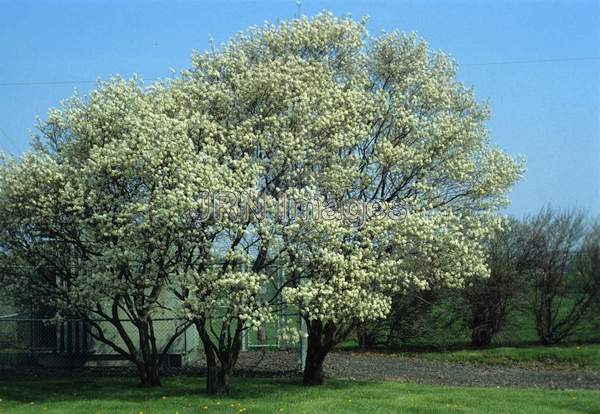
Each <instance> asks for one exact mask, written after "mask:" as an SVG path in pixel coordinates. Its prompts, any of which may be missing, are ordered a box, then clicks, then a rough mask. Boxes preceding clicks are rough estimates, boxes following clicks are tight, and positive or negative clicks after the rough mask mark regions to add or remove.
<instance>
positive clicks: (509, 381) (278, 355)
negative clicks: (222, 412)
mask: <svg viewBox="0 0 600 414" xmlns="http://www.w3.org/2000/svg"><path fill="white" fill-rule="evenodd" d="M297 364H298V354H297V353H295V352H265V353H261V352H245V353H243V354H241V356H240V361H239V366H238V368H239V373H240V374H241V375H244V376H256V375H259V376H264V375H269V376H285V375H294V373H295V372H296V367H297ZM325 373H326V375H327V376H328V377H334V378H350V379H357V380H361V379H371V380H373V379H374V380H391V381H401V382H415V383H420V384H440V385H456V386H473V387H521V388H550V389H575V388H586V389H600V372H578V371H549V370H531V369H521V368H504V367H488V366H483V365H475V364H459V363H449V362H438V361H426V360H420V359H416V358H408V357H402V356H395V355H386V354H377V353H358V352H332V353H330V354H329V355H328V356H327V359H326V361H325Z"/></svg>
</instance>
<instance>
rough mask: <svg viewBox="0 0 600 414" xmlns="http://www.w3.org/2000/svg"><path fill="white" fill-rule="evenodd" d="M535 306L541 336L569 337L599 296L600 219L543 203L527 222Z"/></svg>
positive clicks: (550, 339)
mask: <svg viewBox="0 0 600 414" xmlns="http://www.w3.org/2000/svg"><path fill="white" fill-rule="evenodd" d="M525 231H526V234H527V239H526V243H527V249H528V250H529V251H530V252H531V259H530V260H531V263H530V264H529V265H528V267H531V269H532V270H531V272H530V273H529V274H530V277H531V282H532V292H533V297H532V298H531V299H532V300H531V310H532V312H533V315H534V317H535V323H536V329H537V333H538V336H539V338H540V341H541V342H542V343H544V344H554V343H557V342H560V341H562V340H564V339H565V338H567V337H569V336H570V335H571V334H573V332H574V331H575V330H576V328H577V326H578V324H579V323H580V322H581V321H582V319H583V318H584V317H585V316H586V315H587V312H588V311H589V310H590V307H591V305H592V304H593V303H594V301H595V300H597V297H598V295H600V273H599V272H598V257H599V256H598V255H599V251H600V237H599V231H598V224H597V223H595V224H592V223H590V222H589V219H588V217H587V216H586V215H585V214H584V213H583V212H580V211H557V210H553V209H551V208H545V209H544V210H542V211H541V212H540V213H539V214H537V215H536V216H534V217H530V218H529V219H527V220H526V221H525Z"/></svg>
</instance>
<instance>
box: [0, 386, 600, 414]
mask: <svg viewBox="0 0 600 414" xmlns="http://www.w3.org/2000/svg"><path fill="white" fill-rule="evenodd" d="M202 387H203V379H202V378H187V377H177V378H167V379H165V380H164V386H163V387H162V388H159V389H150V390H147V389H142V388H139V387H138V386H137V381H136V379H134V378H130V379H119V378H90V377H82V378H68V379H43V378H31V377H30V378H25V377H20V378H2V379H0V413H10V414H33V413H36V414H37V413H48V414H50V413H53V414H59V413H60V414H71V413H104V414H113V413H116V414H120V413H130V414H139V413H144V414H163V413H164V414H166V413H169V414H176V413H179V414H191V413H194V414H198V413H219V414H234V413H237V414H242V413H244V414H252V413H256V414H265V413H295V414H302V413H306V414H317V413H318V414H332V413H336V414H337V413H340V414H354V413H361V414H365V413H377V414H386V413H390V414H391V413H394V414H398V413H422V414H425V413H492V412H493V413H528V414H538V413H539V414H542V413H594V412H600V391H550V390H520V389H495V388H492V389H485V388H458V387H440V386H427V385H415V384H401V383H396V382H356V381H338V380H330V381H328V382H327V384H326V385H325V386H323V387H317V388H306V387H302V386H301V385H299V383H298V381H296V380H279V379H278V380H275V379H237V380H236V381H235V390H234V392H233V393H232V395H231V396H230V397H227V398H224V397H209V396H207V395H205V394H203V393H202V391H201V390H202Z"/></svg>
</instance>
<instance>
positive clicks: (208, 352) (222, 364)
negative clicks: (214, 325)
mask: <svg viewBox="0 0 600 414" xmlns="http://www.w3.org/2000/svg"><path fill="white" fill-rule="evenodd" d="M195 325H196V329H197V330H198V335H199V336H200V339H201V340H202V345H203V347H204V355H205V357H206V392H207V394H229V392H230V391H231V377H232V375H233V368H234V367H235V364H236V362H237V359H238V355H239V351H240V349H241V336H240V335H236V336H235V337H234V338H233V341H232V344H231V348H230V349H219V350H217V349H215V345H214V344H213V342H212V341H211V338H210V335H209V334H208V332H207V331H206V329H205V327H204V323H203V322H202V321H199V322H196V323H195ZM240 330H241V328H240ZM217 355H218V356H219V357H217Z"/></svg>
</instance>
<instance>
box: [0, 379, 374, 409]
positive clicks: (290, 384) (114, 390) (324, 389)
mask: <svg viewBox="0 0 600 414" xmlns="http://www.w3.org/2000/svg"><path fill="white" fill-rule="evenodd" d="M162 382H163V386H162V387H158V388H143V387H141V386H140V384H139V381H138V380H137V378H134V377H61V378H52V377H43V376H29V377H9V378H3V379H1V380H0V398H2V399H5V400H6V401H14V402H18V403H31V402H34V403H36V404H42V403H53V402H54V403H56V402H65V401H78V402H81V401H86V400H113V401H115V400H118V401H125V402H147V401H152V400H160V399H163V398H177V397H184V398H186V399H187V398H189V399H190V400H195V399H202V400H205V401H212V400H215V401H216V400H227V399H230V400H236V401H244V400H255V399H256V400H258V399H263V398H271V397H273V396H274V395H277V396H278V397H284V398H290V399H300V398H305V397H307V396H308V395H310V396H311V398H312V397H318V396H319V395H320V394H326V393H328V392H331V391H336V390H343V389H348V388H354V387H357V386H361V385H367V384H371V385H372V384H373V382H367V381H352V380H335V379H330V380H326V382H325V384H324V385H322V386H320V387H305V386H303V385H302V383H301V379H299V378H235V379H234V381H233V384H232V392H231V394H230V395H228V396H222V395H208V394H206V392H205V391H204V386H205V378H204V377H195V376H194V377H192V376H189V377H168V378H164V379H163V380H162Z"/></svg>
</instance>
